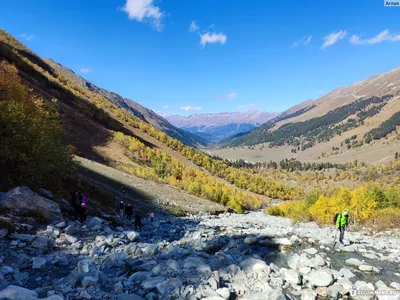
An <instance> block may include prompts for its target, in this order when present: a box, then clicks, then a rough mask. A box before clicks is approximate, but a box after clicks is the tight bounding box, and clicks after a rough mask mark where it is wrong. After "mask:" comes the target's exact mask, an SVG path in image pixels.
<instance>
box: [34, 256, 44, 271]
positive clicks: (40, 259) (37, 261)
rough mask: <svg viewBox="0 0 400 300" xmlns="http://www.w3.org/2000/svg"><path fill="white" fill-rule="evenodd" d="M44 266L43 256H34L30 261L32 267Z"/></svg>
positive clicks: (39, 267) (41, 267) (40, 267)
mask: <svg viewBox="0 0 400 300" xmlns="http://www.w3.org/2000/svg"><path fill="white" fill-rule="evenodd" d="M45 266H46V260H45V259H44V258H43V257H35V258H34V259H33V261H32V269H43V268H44V267H45Z"/></svg>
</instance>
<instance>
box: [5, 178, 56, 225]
mask: <svg viewBox="0 0 400 300" xmlns="http://www.w3.org/2000/svg"><path fill="white" fill-rule="evenodd" d="M0 207H3V208H8V209H11V210H12V211H13V212H14V213H17V214H18V213H20V214H23V213H26V212H35V213H40V214H43V216H44V217H46V218H49V219H60V218H61V209H60V205H58V203H56V202H54V201H51V200H48V199H46V198H43V197H42V196H39V195H38V194H36V193H35V192H33V191H31V190H30V189H29V188H27V187H26V186H19V187H16V188H15V189H13V190H11V191H9V192H8V193H5V194H3V196H1V198H0Z"/></svg>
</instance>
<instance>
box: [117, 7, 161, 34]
mask: <svg viewBox="0 0 400 300" xmlns="http://www.w3.org/2000/svg"><path fill="white" fill-rule="evenodd" d="M122 11H124V12H126V13H127V14H128V18H129V19H130V20H136V21H138V22H149V23H150V24H151V25H152V26H153V28H155V29H156V30H159V31H160V30H162V28H163V24H162V19H163V17H164V13H163V12H162V11H161V10H160V8H159V7H158V6H155V5H154V1H153V0H126V3H125V5H124V7H123V8H122Z"/></svg>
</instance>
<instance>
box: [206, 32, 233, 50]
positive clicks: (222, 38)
mask: <svg viewBox="0 0 400 300" xmlns="http://www.w3.org/2000/svg"><path fill="white" fill-rule="evenodd" d="M227 38H228V37H227V36H226V35H225V34H223V33H216V32H213V33H210V32H206V33H204V34H201V35H200V44H201V45H202V46H203V47H205V46H206V45H207V44H216V43H220V44H222V45H223V44H225V43H226V40H227Z"/></svg>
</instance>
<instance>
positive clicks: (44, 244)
mask: <svg viewBox="0 0 400 300" xmlns="http://www.w3.org/2000/svg"><path fill="white" fill-rule="evenodd" d="M31 246H32V247H33V248H37V249H39V250H42V251H43V252H47V251H48V250H49V239H48V238H46V237H38V238H36V239H35V240H34V241H33V242H32V244H31Z"/></svg>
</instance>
